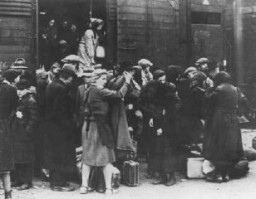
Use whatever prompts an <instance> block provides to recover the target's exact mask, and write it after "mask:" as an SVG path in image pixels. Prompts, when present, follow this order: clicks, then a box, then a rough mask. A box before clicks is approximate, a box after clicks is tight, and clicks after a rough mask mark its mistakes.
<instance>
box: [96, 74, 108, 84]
mask: <svg viewBox="0 0 256 199" xmlns="http://www.w3.org/2000/svg"><path fill="white" fill-rule="evenodd" d="M106 83H107V75H102V76H101V77H100V78H98V79H97V80H96V84H97V85H98V86H100V87H104V86H105V85H106Z"/></svg>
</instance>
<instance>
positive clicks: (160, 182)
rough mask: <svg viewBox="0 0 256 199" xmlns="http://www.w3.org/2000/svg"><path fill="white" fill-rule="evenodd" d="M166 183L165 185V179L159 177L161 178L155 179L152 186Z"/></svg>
mask: <svg viewBox="0 0 256 199" xmlns="http://www.w3.org/2000/svg"><path fill="white" fill-rule="evenodd" d="M164 183H165V180H164V179H163V178H161V177H159V178H157V179H155V180H154V181H153V183H152V184H153V185H159V184H164Z"/></svg>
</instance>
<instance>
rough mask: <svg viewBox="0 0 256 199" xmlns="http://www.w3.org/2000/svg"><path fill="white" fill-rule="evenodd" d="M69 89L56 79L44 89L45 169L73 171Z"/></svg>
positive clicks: (73, 152)
mask: <svg viewBox="0 0 256 199" xmlns="http://www.w3.org/2000/svg"><path fill="white" fill-rule="evenodd" d="M69 91H70V89H69V87H68V86H67V85H65V84H64V83H63V82H62V81H61V80H59V79H56V80H54V81H53V82H52V83H51V84H49V85H48V86H47V88H46V113H45V115H46V127H45V128H46V131H45V135H44V155H43V156H44V157H43V164H44V167H45V168H48V169H57V170H59V171H62V172H73V171H75V144H74V135H73V129H74V121H73V116H74V111H73V104H72V98H71V96H70V94H69Z"/></svg>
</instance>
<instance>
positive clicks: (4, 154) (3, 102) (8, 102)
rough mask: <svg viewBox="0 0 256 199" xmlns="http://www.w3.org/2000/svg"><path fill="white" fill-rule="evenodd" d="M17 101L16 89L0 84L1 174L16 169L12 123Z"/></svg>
mask: <svg viewBox="0 0 256 199" xmlns="http://www.w3.org/2000/svg"><path fill="white" fill-rule="evenodd" d="M17 100H18V97H17V92H16V89H15V88H14V87H12V86H10V85H8V84H7V83H3V82H2V83H0V173H1V172H4V171H10V170H12V169H13V168H14V156H13V139H12V138H13V137H12V134H11V129H10V126H11V124H10V121H11V115H12V114H13V113H14V111H15V108H16V105H17Z"/></svg>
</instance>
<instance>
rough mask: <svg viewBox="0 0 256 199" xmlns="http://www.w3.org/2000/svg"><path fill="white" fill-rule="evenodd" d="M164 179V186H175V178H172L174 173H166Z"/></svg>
mask: <svg viewBox="0 0 256 199" xmlns="http://www.w3.org/2000/svg"><path fill="white" fill-rule="evenodd" d="M165 177H166V182H165V186H172V185H174V184H176V178H175V176H174V173H166V174H165Z"/></svg>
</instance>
